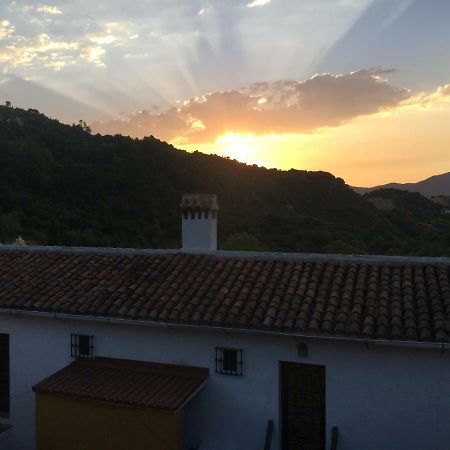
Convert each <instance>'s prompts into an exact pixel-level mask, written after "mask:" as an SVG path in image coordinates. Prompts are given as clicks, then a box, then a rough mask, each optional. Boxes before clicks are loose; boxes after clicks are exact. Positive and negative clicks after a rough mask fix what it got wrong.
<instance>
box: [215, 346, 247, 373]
mask: <svg viewBox="0 0 450 450" xmlns="http://www.w3.org/2000/svg"><path fill="white" fill-rule="evenodd" d="M216 372H217V373H222V374H224V375H235V376H241V375H242V350H240V349H237V348H223V347H216Z"/></svg>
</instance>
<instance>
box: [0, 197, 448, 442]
mask: <svg viewBox="0 0 450 450" xmlns="http://www.w3.org/2000/svg"><path fill="white" fill-rule="evenodd" d="M182 210H183V211H182V218H183V219H182V220H183V222H184V225H183V232H184V236H183V247H184V249H182V250H157V251H156V250H120V249H71V248H54V247H53V248H52V247H30V246H26V247H6V246H5V247H2V248H1V249H0V414H1V416H0V427H1V429H2V430H4V431H3V432H1V433H0V448H1V449H7V450H32V449H35V448H38V450H44V449H45V450H56V449H65V450H70V449H72V448H73V449H76V448H77V449H79V450H81V449H85V450H94V448H95V449H96V450H103V449H105V450H106V449H108V450H113V449H117V450H125V449H124V446H126V447H127V448H129V449H130V450H132V449H138V448H139V449H140V448H152V449H153V448H157V449H169V448H170V449H175V448H185V449H199V450H207V449H210V450H222V449H223V450H225V449H227V450H228V449H233V450H237V449H239V450H253V449H255V450H256V449H258V450H262V449H264V448H265V443H266V439H267V440H268V441H269V443H270V448H271V449H272V450H292V449H301V450H303V449H305V450H306V449H308V450H311V449H313V450H314V449H325V448H326V449H329V448H331V447H332V445H333V443H332V428H333V427H337V429H338V431H339V437H338V442H337V449H339V450H379V449H382V448H385V449H389V450H396V449H398V450H400V449H408V450H415V449H417V450H419V449H420V450H423V449H433V450H447V449H448V448H450V435H449V433H448V432H447V418H448V417H450V383H448V381H447V378H448V377H447V373H448V372H449V369H450V354H449V350H448V348H447V347H448V344H447V342H448V334H449V332H450V323H449V319H450V259H446V258H440V259H438V258H414V259H413V258H400V257H370V256H359V257H353V256H339V255H335V256H331V255H304V254H277V253H251V254H250V253H245V252H223V251H217V250H216V249H215V242H216V233H215V230H216V221H217V210H218V207H217V201H216V199H215V198H214V197H205V196H190V197H185V198H184V200H183V202H182ZM197 225H198V227H197ZM196 227H197V228H196ZM196 230H199V234H200V236H198V235H197V234H196ZM75 356H78V358H76V357H75ZM129 360H132V361H129ZM74 361H75V362H74ZM138 361H140V362H141V363H139V362H138ZM144 362H145V363H144ZM174 365H175V366H174ZM206 369H209V371H208V370H206ZM33 387H35V389H34V391H33ZM269 421H273V433H272V435H271V437H270V432H269V433H268V429H270V427H268V423H269ZM36 439H37V442H38V445H37V447H36ZM146 439H148V441H146V442H145V440H146ZM124 442H128V443H129V444H124Z"/></svg>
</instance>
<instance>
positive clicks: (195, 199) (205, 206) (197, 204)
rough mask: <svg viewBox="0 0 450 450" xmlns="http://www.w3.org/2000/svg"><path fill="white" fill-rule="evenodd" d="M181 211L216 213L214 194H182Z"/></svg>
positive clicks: (216, 205)
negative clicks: (192, 210) (195, 210)
mask: <svg viewBox="0 0 450 450" xmlns="http://www.w3.org/2000/svg"><path fill="white" fill-rule="evenodd" d="M180 208H181V210H182V211H187V210H191V209H200V210H202V211H206V210H208V211H218V210H219V205H218V203H217V195H216V194H184V195H183V198H182V200H181V203H180Z"/></svg>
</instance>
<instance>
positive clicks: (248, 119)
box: [92, 68, 411, 143]
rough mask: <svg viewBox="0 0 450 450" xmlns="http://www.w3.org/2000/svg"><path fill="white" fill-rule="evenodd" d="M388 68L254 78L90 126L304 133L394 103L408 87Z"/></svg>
mask: <svg viewBox="0 0 450 450" xmlns="http://www.w3.org/2000/svg"><path fill="white" fill-rule="evenodd" d="M390 72H391V71H389V70H383V69H379V68H377V69H369V70H359V71H356V72H352V73H349V74H346V75H332V74H321V75H316V76H314V77H312V78H310V79H307V80H305V81H292V80H290V81H289V80H288V81H274V82H259V83H253V84H250V85H247V86H245V87H244V88H242V89H241V90H239V91H237V90H233V91H217V92H213V93H210V94H207V95H205V96H203V97H201V98H198V97H196V98H192V99H190V100H188V101H186V102H184V104H183V105H182V106H180V107H179V108H171V109H169V110H167V111H164V112H155V111H150V110H144V111H140V112H138V113H135V114H133V115H131V116H130V117H128V118H125V119H118V120H114V121H110V122H104V123H100V122H97V123H94V124H92V126H93V128H94V130H95V131H98V132H100V133H122V134H129V135H131V136H138V137H142V136H145V135H150V134H153V135H155V136H157V137H159V138H161V139H165V140H169V141H170V140H175V139H177V140H184V141H185V142H189V143H203V142H212V141H214V140H215V138H217V137H218V136H220V135H221V134H224V133H226V132H235V133H253V134H270V133H308V132H312V131H314V130H317V129H319V128H323V127H335V126H339V125H340V124H342V123H345V122H348V121H349V120H351V119H353V118H354V117H357V116H361V115H367V114H374V113H377V112H379V111H382V110H385V109H389V108H392V107H395V106H397V105H399V104H401V103H402V102H404V101H406V100H408V99H409V98H410V97H411V93H410V91H408V90H407V89H403V88H398V87H395V86H392V85H391V84H389V83H388V81H387V80H386V79H384V78H382V76H383V75H386V74H387V73H390Z"/></svg>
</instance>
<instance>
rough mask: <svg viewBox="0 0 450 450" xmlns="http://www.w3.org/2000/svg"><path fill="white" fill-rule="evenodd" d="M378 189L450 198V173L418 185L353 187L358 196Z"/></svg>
mask: <svg viewBox="0 0 450 450" xmlns="http://www.w3.org/2000/svg"><path fill="white" fill-rule="evenodd" d="M378 189H399V190H401V191H409V192H419V193H420V194H422V195H423V196H425V197H437V196H450V172H445V173H442V174H439V175H432V176H431V177H428V178H425V179H424V180H421V181H418V182H416V183H395V182H394V183H387V184H382V185H378V186H373V187H369V188H366V187H353V190H354V191H355V192H358V194H366V193H369V192H372V191H375V190H378Z"/></svg>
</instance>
